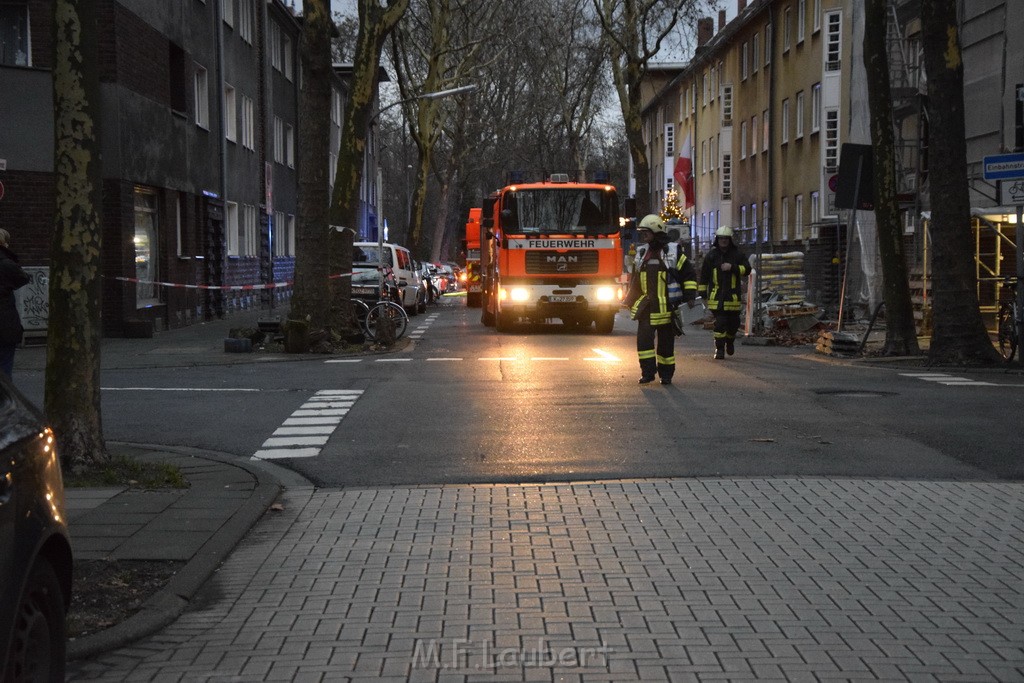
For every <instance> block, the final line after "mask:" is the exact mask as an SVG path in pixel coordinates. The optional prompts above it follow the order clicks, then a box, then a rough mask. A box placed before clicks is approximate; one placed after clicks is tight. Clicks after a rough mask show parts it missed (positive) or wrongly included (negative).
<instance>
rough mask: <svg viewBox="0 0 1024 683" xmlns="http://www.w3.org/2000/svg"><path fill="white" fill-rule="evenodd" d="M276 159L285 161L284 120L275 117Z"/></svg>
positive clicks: (280, 162)
mask: <svg viewBox="0 0 1024 683" xmlns="http://www.w3.org/2000/svg"><path fill="white" fill-rule="evenodd" d="M274 161H276V162H277V163H279V164H283V163H284V121H282V120H281V119H280V117H277V116H275V117H274Z"/></svg>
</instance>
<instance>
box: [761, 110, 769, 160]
mask: <svg viewBox="0 0 1024 683" xmlns="http://www.w3.org/2000/svg"><path fill="white" fill-rule="evenodd" d="M768 132H769V131H768V110H767V109H765V110H764V111H763V112H761V151H762V152H767V151H768Z"/></svg>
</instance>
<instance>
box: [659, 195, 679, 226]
mask: <svg viewBox="0 0 1024 683" xmlns="http://www.w3.org/2000/svg"><path fill="white" fill-rule="evenodd" d="M658 215H660V216H661V219H662V220H663V221H667V220H670V219H672V218H676V219H679V220H682V218H683V210H682V209H681V208H680V207H679V193H678V192H676V191H675V190H669V191H667V192H666V193H665V205H664V206H662V207H661V212H660V213H659V214H658Z"/></svg>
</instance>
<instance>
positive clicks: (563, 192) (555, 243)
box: [479, 173, 623, 334]
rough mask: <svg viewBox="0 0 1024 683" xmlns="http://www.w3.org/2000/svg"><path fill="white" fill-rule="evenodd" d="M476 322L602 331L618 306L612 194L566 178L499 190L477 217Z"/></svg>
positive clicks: (618, 250) (504, 327) (618, 245)
mask: <svg viewBox="0 0 1024 683" xmlns="http://www.w3.org/2000/svg"><path fill="white" fill-rule="evenodd" d="M480 233H481V239H480V266H479V267H480V270H481V277H482V291H481V307H482V310H481V316H480V319H481V322H483V324H484V325H487V326H493V327H495V328H496V329H497V330H498V331H499V332H505V331H508V330H510V329H511V328H512V326H513V325H514V324H515V323H517V322H533V323H536V322H545V321H548V320H551V319H559V320H561V321H562V322H563V323H564V324H565V325H571V326H578V327H587V326H589V325H590V324H591V323H593V324H594V325H595V327H596V329H597V331H598V332H599V333H602V334H609V333H611V331H612V329H613V328H614V327H615V313H616V312H617V311H618V309H619V307H620V305H621V300H622V288H621V286H620V282H619V279H620V276H621V274H622V263H623V261H622V241H621V237H620V228H619V199H618V194H617V193H616V191H615V188H614V187H613V186H612V185H606V184H602V183H598V182H577V181H575V180H570V178H569V176H568V175H567V174H564V173H555V174H552V175H551V176H550V177H549V178H546V179H544V180H542V181H538V182H527V183H517V184H512V185H508V186H506V187H503V188H501V189H500V190H497V191H496V192H494V193H492V194H491V195H490V196H489V197H487V198H486V199H485V200H484V202H483V207H482V212H481V219H480Z"/></svg>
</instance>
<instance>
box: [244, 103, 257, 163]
mask: <svg viewBox="0 0 1024 683" xmlns="http://www.w3.org/2000/svg"><path fill="white" fill-rule="evenodd" d="M242 147H244V148H246V149H247V150H249V151H250V152H255V151H256V107H255V104H254V103H253V101H252V98H249V97H246V96H245V95H242Z"/></svg>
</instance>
